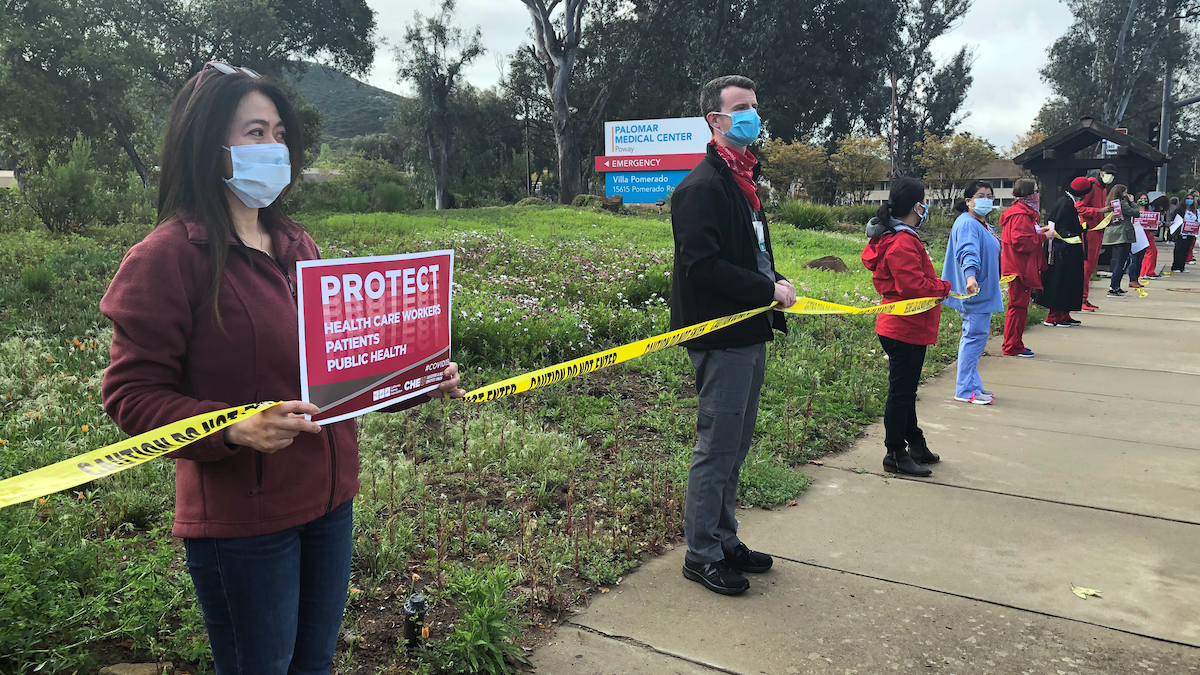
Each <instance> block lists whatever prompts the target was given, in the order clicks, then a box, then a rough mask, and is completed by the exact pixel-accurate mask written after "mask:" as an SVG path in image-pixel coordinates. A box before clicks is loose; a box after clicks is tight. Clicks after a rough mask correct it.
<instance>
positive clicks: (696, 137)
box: [604, 117, 712, 156]
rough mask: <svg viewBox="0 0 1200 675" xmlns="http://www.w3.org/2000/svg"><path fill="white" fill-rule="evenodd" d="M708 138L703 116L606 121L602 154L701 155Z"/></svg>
mask: <svg viewBox="0 0 1200 675" xmlns="http://www.w3.org/2000/svg"><path fill="white" fill-rule="evenodd" d="M711 137H712V135H711V134H710V133H709V131H708V123H707V122H705V121H704V118H703V117H680V118H674V119H661V120H631V121H625V122H605V123H604V154H606V155H610V156H611V155H682V154H688V153H703V152H704V150H705V147H706V146H707V145H708V141H709V140H710V138H711Z"/></svg>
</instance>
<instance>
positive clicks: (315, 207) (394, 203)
mask: <svg viewBox="0 0 1200 675" xmlns="http://www.w3.org/2000/svg"><path fill="white" fill-rule="evenodd" d="M324 168H326V169H328V170H330V171H335V172H338V173H335V174H334V175H333V177H332V178H330V179H329V180H326V181H312V182H302V183H298V184H297V185H295V186H294V187H293V188H292V190H291V192H289V193H288V196H287V199H286V201H285V208H286V209H287V210H288V211H290V212H294V213H304V212H308V213H313V212H321V211H338V212H342V213H370V212H378V211H389V212H395V211H405V210H408V209H415V208H419V207H420V205H421V204H420V199H419V197H418V196H417V193H416V192H415V191H414V190H413V189H412V187H411V186H410V181H409V178H408V176H405V175H404V174H403V173H401V172H400V170H399V169H397V168H396V167H395V166H394V165H393V164H391V163H390V162H388V161H386V160H382V159H367V158H365V157H362V156H358V155H356V156H351V157H348V158H346V159H345V160H342V161H340V162H329V163H327V164H326V166H325V167H324Z"/></svg>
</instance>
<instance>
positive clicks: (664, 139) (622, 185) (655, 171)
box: [596, 117, 712, 204]
mask: <svg viewBox="0 0 1200 675" xmlns="http://www.w3.org/2000/svg"><path fill="white" fill-rule="evenodd" d="M711 137H712V135H711V133H710V132H709V130H708V123H706V122H705V121H704V118H703V117H683V118H674V119H657V120H625V121H621V122H605V124H604V149H605V155H604V156H603V157H597V158H596V172H597V173H604V174H606V176H605V179H604V185H605V190H604V192H605V194H606V195H608V196H609V197H616V196H620V197H622V198H623V199H624V201H625V202H627V203H633V204H652V203H654V202H656V201H658V200H660V199H663V198H665V197H666V196H667V195H668V194H669V193H670V191H671V190H673V189H674V188H675V186H676V185H678V184H679V182H680V181H682V180H683V177H684V176H686V175H687V174H688V171H690V170H692V169H694V168H695V167H696V166H697V165H698V164H700V162H702V161H704V156H705V153H706V152H707V151H708V142H709V140H710V139H711Z"/></svg>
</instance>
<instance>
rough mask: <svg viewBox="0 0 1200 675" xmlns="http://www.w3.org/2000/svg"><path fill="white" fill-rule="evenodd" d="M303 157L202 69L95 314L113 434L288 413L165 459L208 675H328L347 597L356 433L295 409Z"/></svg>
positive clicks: (274, 125) (308, 407)
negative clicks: (107, 335) (226, 416)
mask: <svg viewBox="0 0 1200 675" xmlns="http://www.w3.org/2000/svg"><path fill="white" fill-rule="evenodd" d="M303 157H304V143H303V139H302V135H301V124H300V118H299V117H298V116H297V114H296V111H295V109H294V107H293V106H292V104H291V103H290V102H289V101H288V99H287V97H286V96H285V95H284V94H283V92H282V91H281V90H280V89H279V88H278V87H277V86H275V85H273V84H271V83H268V82H266V81H264V80H263V79H262V78H261V77H259V75H258V74H257V73H254V72H253V71H250V70H247V69H243V68H235V67H233V66H230V65H229V64H226V63H219V62H210V63H207V64H205V65H204V67H203V68H202V69H201V70H200V72H199V73H197V74H196V75H194V76H193V77H192V78H191V79H190V80H189V81H188V82H187V84H185V85H184V87H183V89H182V90H181V91H180V92H179V94H178V95H177V96H176V98H175V101H174V103H173V104H172V106H171V110H170V113H169V117H168V121H167V129H166V133H165V137H164V139H163V149H162V160H161V162H162V173H161V177H160V186H159V193H158V210H159V224H158V226H157V227H156V228H155V229H154V230H153V231H152V232H151V233H150V234H148V235H147V236H146V238H145V239H144V240H142V241H141V242H140V243H138V244H136V245H135V246H134V247H133V248H132V249H130V251H129V252H128V254H126V256H125V259H124V260H123V261H122V262H121V267H120V269H118V270H117V273H116V275H115V277H114V278H113V280H112V283H111V284H110V286H109V288H108V292H107V293H106V294H105V296H104V299H103V300H102V301H101V302H100V310H101V312H103V313H104V315H105V316H107V317H108V318H109V319H110V320H111V321H112V324H113V338H112V347H111V357H112V363H111V365H110V366H109V368H108V370H107V371H106V372H105V375H104V384H103V397H104V409H105V411H106V412H107V413H108V414H109V416H110V417H112V418H113V420H114V421H115V422H116V423H117V426H119V427H120V428H121V429H122V430H123V431H125V432H126V433H128V434H131V435H133V434H140V433H143V432H146V431H149V430H151V429H154V428H156V427H159V426H162V425H164V424H167V423H170V422H174V421H177V420H180V419H183V418H185V417H189V416H192V415H197V414H200V413H204V412H211V411H215V410H220V409H223V408H227V407H231V406H235V405H241V404H246V403H253V402H257V401H265V400H275V401H283V403H281V404H279V405H277V406H275V407H272V408H270V409H268V410H266V411H264V412H261V413H259V414H257V415H255V416H253V417H250V418H247V419H245V420H244V421H241V422H238V423H236V424H233V425H230V426H228V427H226V428H225V430H224V432H223V433H221V434H213V435H211V436H209V437H207V438H205V439H203V440H201V441H198V442H196V443H193V444H191V445H189V446H187V447H186V448H183V449H181V450H178V451H176V452H173V453H171V456H172V457H173V458H174V459H175V460H176V461H175V502H176V503H175V524H174V534H175V536H177V537H181V538H183V541H184V547H185V548H186V551H187V566H188V571H189V572H190V573H191V577H192V581H193V584H194V586H195V588H196V595H197V598H198V599H199V601H200V607H201V610H202V611H203V614H204V623H205V626H206V627H207V629H208V634H209V641H210V644H211V646H212V652H213V660H214V662H215V665H216V671H217V673H219V674H221V675H225V674H233V673H242V674H250V673H253V674H254V675H285V674H289V673H297V674H299V673H304V674H315V673H325V674H328V673H329V671H330V668H331V667H332V665H333V656H334V651H335V647H336V646H337V637H338V631H339V629H340V626H341V622H342V612H343V610H344V608H345V604H346V593H347V590H348V588H349V581H350V553H351V542H352V541H353V539H352V525H351V523H352V509H353V506H352V503H353V498H354V496H355V494H357V492H358V487H359V481H358V439H357V436H356V433H355V426H354V421H352V420H351V421H345V422H338V423H335V424H330V425H328V426H325V427H320V426H318V425H317V424H315V423H314V422H311V421H308V420H306V419H305V418H304V415H306V414H313V413H316V412H319V411H318V409H317V407H316V406H314V405H312V404H311V403H305V402H303V401H299V400H296V399H299V398H300V353H299V351H300V350H299V341H298V339H297V320H298V313H297V308H296V304H295V302H296V263H297V262H298V261H301V260H313V259H316V258H319V257H320V254H319V250H318V248H317V245H316V244H315V243H314V242H313V240H312V238H311V237H309V236H308V234H306V233H305V231H304V229H303V228H302V227H301V226H300V225H299V224H297V223H295V222H293V221H292V220H290V219H289V218H288V217H287V216H286V215H285V214H284V212H283V209H282V208H281V207H280V204H279V199H278V198H279V196H280V194H282V193H283V191H284V190H286V189H287V188H288V187H290V186H291V184H292V183H293V182H294V181H295V180H296V179H297V178H298V177H299V175H300V165H301V162H302V160H303ZM445 373H446V375H447V380H446V381H445V382H444V383H443V384H442V389H441V390H440V391H439V395H441V394H443V393H448V394H450V395H455V396H461V395H462V393H463V392H462V391H461V390H460V389H458V383H459V378H458V374H457V373H458V367H457V366H456V365H453V364H452V365H451V366H450V367H449V368H448V369H447V370H446V371H445ZM410 401H415V399H410Z"/></svg>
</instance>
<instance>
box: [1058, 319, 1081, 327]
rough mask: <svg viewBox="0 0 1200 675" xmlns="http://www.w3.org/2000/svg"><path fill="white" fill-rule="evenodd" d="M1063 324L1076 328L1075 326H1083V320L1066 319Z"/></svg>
mask: <svg viewBox="0 0 1200 675" xmlns="http://www.w3.org/2000/svg"><path fill="white" fill-rule="evenodd" d="M1061 325H1063V326H1068V327H1071V328H1074V327H1075V326H1082V325H1083V322H1082V321H1080V320H1079V319H1067V320H1066V321H1063V322H1062V323H1061Z"/></svg>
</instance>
